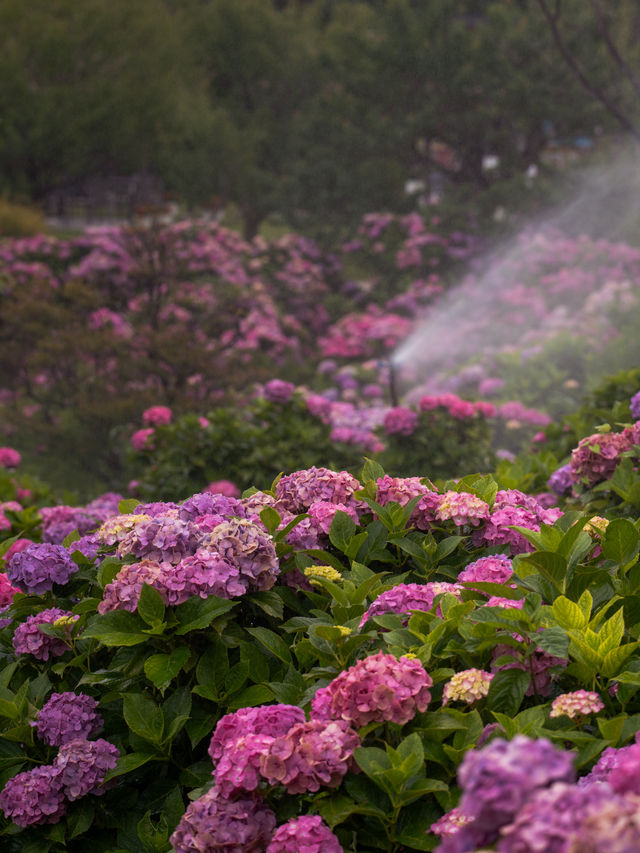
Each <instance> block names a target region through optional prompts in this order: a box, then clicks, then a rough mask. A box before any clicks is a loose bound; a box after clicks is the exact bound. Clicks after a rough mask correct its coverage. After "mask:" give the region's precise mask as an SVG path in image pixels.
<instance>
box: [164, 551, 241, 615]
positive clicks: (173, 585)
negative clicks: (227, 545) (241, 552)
mask: <svg viewBox="0 0 640 853" xmlns="http://www.w3.org/2000/svg"><path fill="white" fill-rule="evenodd" d="M154 586H155V587H156V589H158V590H159V591H160V593H161V594H162V597H163V598H164V599H165V602H166V603H167V604H182V603H183V602H184V601H187V599H189V598H191V597H192V596H194V595H198V596H200V598H207V597H208V596H210V595H217V596H219V597H220V598H234V597H237V596H239V595H244V593H245V592H246V591H247V582H246V580H245V579H241V578H240V571H239V569H238V568H237V566H234V565H233V564H232V563H230V562H229V560H225V559H224V557H221V556H220V555H219V554H218V553H216V552H213V551H209V550H207V549H206V548H198V550H197V551H196V553H195V554H193V556H190V557H184V559H182V560H181V561H180V562H179V563H178V565H177V566H172V565H169V564H167V565H165V567H164V571H163V572H162V574H161V575H160V576H159V577H158V579H157V580H156V581H154Z"/></svg>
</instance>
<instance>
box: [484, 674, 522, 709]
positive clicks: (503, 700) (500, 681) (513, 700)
mask: <svg viewBox="0 0 640 853" xmlns="http://www.w3.org/2000/svg"><path fill="white" fill-rule="evenodd" d="M530 683H531V677H530V675H529V673H528V672H525V671H524V670H522V669H518V668H514V669H502V670H500V671H499V672H496V674H495V675H494V676H493V678H492V679H491V684H490V686H489V695H488V696H487V705H488V707H489V708H490V709H491V710H492V711H500V712H502V713H504V714H507V715H509V716H515V714H516V713H517V712H518V709H519V708H520V705H521V704H522V700H523V699H524V694H525V693H526V692H527V689H528V688H529V685H530Z"/></svg>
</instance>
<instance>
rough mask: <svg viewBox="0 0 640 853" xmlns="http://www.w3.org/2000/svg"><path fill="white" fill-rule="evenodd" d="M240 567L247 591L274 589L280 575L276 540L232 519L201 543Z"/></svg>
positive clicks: (241, 578)
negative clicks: (274, 541)
mask: <svg viewBox="0 0 640 853" xmlns="http://www.w3.org/2000/svg"><path fill="white" fill-rule="evenodd" d="M201 544H202V547H205V548H207V549H208V550H212V551H217V552H218V553H219V554H220V556H221V557H224V558H225V560H228V561H229V562H230V563H231V564H232V565H234V566H236V567H237V569H238V571H239V573H240V582H241V583H245V584H246V587H247V590H248V591H250V592H256V591H259V590H266V589H271V587H272V586H273V585H274V583H275V582H276V578H277V577H278V574H279V572H280V564H279V562H278V557H277V555H276V549H275V545H274V543H273V539H272V538H271V536H269V534H268V533H265V531H264V530H262V529H261V528H260V527H258V525H257V524H254V523H253V522H251V521H247V520H246V519H239V518H232V519H230V520H229V521H227V522H224V523H223V524H219V525H218V526H217V527H216V528H215V529H214V530H213V532H212V533H211V534H210V535H209V536H208V537H207V538H205V540H204V541H203V542H202V543H201Z"/></svg>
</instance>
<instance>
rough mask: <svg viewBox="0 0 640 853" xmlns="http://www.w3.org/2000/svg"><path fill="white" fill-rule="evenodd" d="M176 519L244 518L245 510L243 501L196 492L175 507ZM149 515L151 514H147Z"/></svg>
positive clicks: (216, 493) (210, 493) (212, 493)
mask: <svg viewBox="0 0 640 853" xmlns="http://www.w3.org/2000/svg"><path fill="white" fill-rule="evenodd" d="M176 509H177V512H178V518H182V519H184V520H185V521H196V522H197V520H198V518H201V517H203V516H209V515H217V516H222V518H223V520H226V519H228V518H231V517H232V516H238V518H245V516H246V509H245V505H244V501H241V500H237V499H236V498H235V497H233V496H231V495H225V494H221V493H218V492H211V491H206V492H197V493H196V494H195V495H191V497H190V498H187V499H186V500H185V501H183V502H182V503H181V504H179V505H178V506H176ZM149 514H150V515H151V514H152V513H149Z"/></svg>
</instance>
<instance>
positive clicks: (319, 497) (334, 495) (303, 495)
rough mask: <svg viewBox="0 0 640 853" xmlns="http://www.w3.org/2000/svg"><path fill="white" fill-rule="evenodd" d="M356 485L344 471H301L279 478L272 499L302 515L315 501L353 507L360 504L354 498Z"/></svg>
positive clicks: (357, 488) (311, 469)
mask: <svg viewBox="0 0 640 853" xmlns="http://www.w3.org/2000/svg"><path fill="white" fill-rule="evenodd" d="M360 488H361V486H360V483H359V482H358V480H356V478H355V477H353V476H352V475H351V474H349V473H348V472H347V471H332V470H331V469H329V468H316V467H315V465H313V466H312V467H311V468H305V469H303V470H301V471H294V472H293V473H292V474H286V475H285V476H284V477H281V478H280V480H279V481H278V483H277V485H276V490H275V491H276V497H277V499H278V500H279V501H282V504H283V505H284V507H285V508H286V509H288V510H289V512H293V513H300V512H306V511H307V510H308V509H309V507H310V506H311V504H312V503H315V502H316V501H329V503H336V504H345V505H347V506H353V507H355V508H356V510H357V509H358V508H359V507H361V506H362V504H361V503H360V502H359V501H358V500H357V499H356V498H355V497H354V493H355V492H357V491H358V490H359V489H360Z"/></svg>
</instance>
